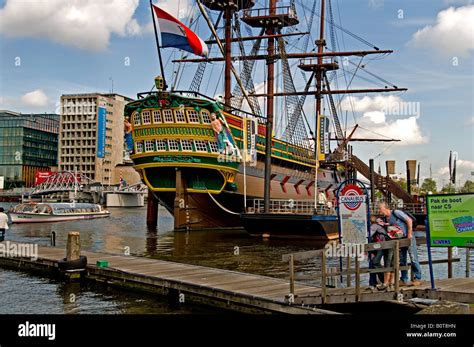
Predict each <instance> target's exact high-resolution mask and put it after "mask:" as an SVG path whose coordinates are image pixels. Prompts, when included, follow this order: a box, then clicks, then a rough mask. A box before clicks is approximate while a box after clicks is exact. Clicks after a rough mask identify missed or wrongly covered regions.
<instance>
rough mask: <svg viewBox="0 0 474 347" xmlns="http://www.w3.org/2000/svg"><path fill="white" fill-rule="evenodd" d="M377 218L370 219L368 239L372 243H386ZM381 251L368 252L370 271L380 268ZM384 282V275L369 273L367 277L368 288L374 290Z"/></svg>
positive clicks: (383, 231)
mask: <svg viewBox="0 0 474 347" xmlns="http://www.w3.org/2000/svg"><path fill="white" fill-rule="evenodd" d="M377 219H379V218H375V216H371V217H370V238H371V241H372V242H383V241H386V236H385V235H386V233H385V230H384V228H383V227H382V226H380V225H379V224H378V223H377V222H376V220H377ZM383 254H384V253H383V250H382V249H379V250H374V251H372V252H370V256H371V259H370V266H369V267H370V268H371V269H378V268H381V267H382V263H381V262H382V257H383ZM383 282H385V278H384V274H383V273H381V272H379V273H371V274H370V276H369V288H370V289H375V287H377V288H378V287H379V285H380V284H382V283H383Z"/></svg>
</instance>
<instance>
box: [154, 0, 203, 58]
mask: <svg viewBox="0 0 474 347" xmlns="http://www.w3.org/2000/svg"><path fill="white" fill-rule="evenodd" d="M153 10H154V11H155V14H156V18H157V19H158V24H159V26H160V32H161V47H163V48H165V47H175V48H179V49H182V50H184V51H187V52H191V53H194V54H196V55H200V56H203V57H207V56H208V54H209V50H208V48H207V45H206V44H205V43H204V41H203V40H201V39H200V38H199V36H197V35H196V34H195V33H194V32H192V31H191V29H189V28H188V27H187V26H186V25H184V24H183V23H181V22H180V21H179V20H178V19H177V18H175V17H173V16H172V15H170V14H169V13H168V12H165V11H163V10H162V9H161V8H159V7H157V6H155V5H153Z"/></svg>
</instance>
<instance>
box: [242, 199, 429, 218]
mask: <svg viewBox="0 0 474 347" xmlns="http://www.w3.org/2000/svg"><path fill="white" fill-rule="evenodd" d="M252 202H253V206H251V207H249V208H247V210H248V211H247V212H249V213H264V210H265V202H264V200H263V199H253V200H252ZM389 207H390V209H391V210H405V211H409V212H411V213H413V214H425V213H426V207H425V204H424V203H406V204H403V205H399V204H396V203H393V204H390V205H389ZM269 212H270V213H294V214H315V213H316V214H326V215H335V214H336V210H335V206H333V204H332V203H331V202H327V201H319V202H318V204H317V206H316V208H315V206H314V199H311V200H293V199H271V200H270V210H269ZM370 213H371V214H375V215H379V214H380V209H379V207H378V203H376V204H375V205H371V206H370Z"/></svg>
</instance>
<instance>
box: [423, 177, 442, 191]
mask: <svg viewBox="0 0 474 347" xmlns="http://www.w3.org/2000/svg"><path fill="white" fill-rule="evenodd" d="M421 190H422V191H423V192H426V193H428V192H432V193H436V192H437V191H438V190H437V188H436V181H435V180H434V179H432V178H425V179H424V180H423V184H422V185H421Z"/></svg>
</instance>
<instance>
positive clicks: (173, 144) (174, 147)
mask: <svg viewBox="0 0 474 347" xmlns="http://www.w3.org/2000/svg"><path fill="white" fill-rule="evenodd" d="M168 148H169V150H170V151H179V144H178V140H168Z"/></svg>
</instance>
